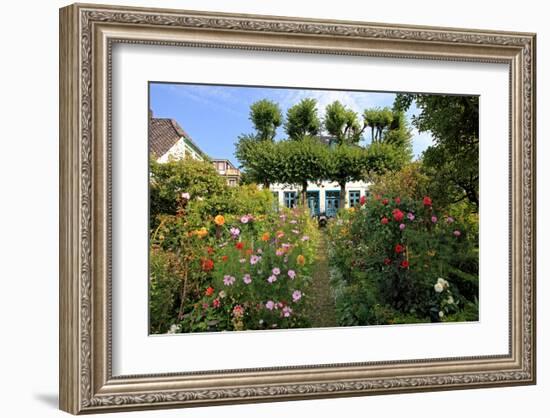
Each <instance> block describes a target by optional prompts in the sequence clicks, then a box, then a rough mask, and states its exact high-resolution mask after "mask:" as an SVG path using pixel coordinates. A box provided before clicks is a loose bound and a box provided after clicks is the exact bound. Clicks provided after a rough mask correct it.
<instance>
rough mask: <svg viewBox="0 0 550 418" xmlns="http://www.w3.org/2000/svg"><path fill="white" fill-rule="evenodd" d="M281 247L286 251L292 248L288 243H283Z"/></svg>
mask: <svg viewBox="0 0 550 418" xmlns="http://www.w3.org/2000/svg"><path fill="white" fill-rule="evenodd" d="M281 247H283V248H284V249H285V250H288V249H289V248H290V247H292V245H291V244H289V243H288V242H285V243H284V244H281Z"/></svg>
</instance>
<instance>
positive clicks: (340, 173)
mask: <svg viewBox="0 0 550 418" xmlns="http://www.w3.org/2000/svg"><path fill="white" fill-rule="evenodd" d="M148 140H149V176H148V179H149V230H148V234H149V274H148V276H149V277H148V280H149V282H148V301H149V313H148V315H149V330H148V332H149V334H151V335H152V334H182V333H193V332H220V331H223V332H230V331H258V330H264V331H265V330H281V329H297V328H302V329H303V328H326V327H348V326H373V325H379V326H380V325H385V326H391V325H397V324H422V323H424V324H444V323H451V322H454V323H456V322H467V321H478V320H479V300H478V297H479V286H478V284H479V283H478V282H479V97H478V96H465V95H441V94H427V93H411V92H371V91H347V90H346V91H344V90H331V89H305V88H286V87H285V88H283V87H252V86H231V85H207V84H184V83H167V82H150V83H149V109H148Z"/></svg>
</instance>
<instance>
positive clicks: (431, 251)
mask: <svg viewBox="0 0 550 418" xmlns="http://www.w3.org/2000/svg"><path fill="white" fill-rule="evenodd" d="M426 254H427V255H428V256H430V257H433V256H434V255H435V250H430V251H428V252H427V253H426Z"/></svg>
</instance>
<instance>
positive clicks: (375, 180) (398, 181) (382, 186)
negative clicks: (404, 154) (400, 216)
mask: <svg viewBox="0 0 550 418" xmlns="http://www.w3.org/2000/svg"><path fill="white" fill-rule="evenodd" d="M429 180H430V179H429V177H428V176H427V175H426V174H425V173H424V171H423V169H422V163H421V162H419V161H415V162H412V163H408V164H405V165H403V167H401V169H400V170H397V171H387V172H384V173H382V174H379V175H374V176H373V177H372V184H371V185H370V186H369V192H370V194H371V195H383V194H386V195H388V196H401V197H408V198H410V199H415V200H420V199H422V197H423V196H426V195H427V194H429V193H428V183H429Z"/></svg>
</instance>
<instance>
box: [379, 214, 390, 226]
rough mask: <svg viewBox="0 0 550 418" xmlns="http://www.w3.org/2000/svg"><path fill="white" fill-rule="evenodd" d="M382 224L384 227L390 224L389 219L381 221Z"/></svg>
mask: <svg viewBox="0 0 550 418" xmlns="http://www.w3.org/2000/svg"><path fill="white" fill-rule="evenodd" d="M380 222H382V225H387V224H388V222H389V219H388V218H386V217H385V216H384V217H383V218H382V219H381V220H380Z"/></svg>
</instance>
